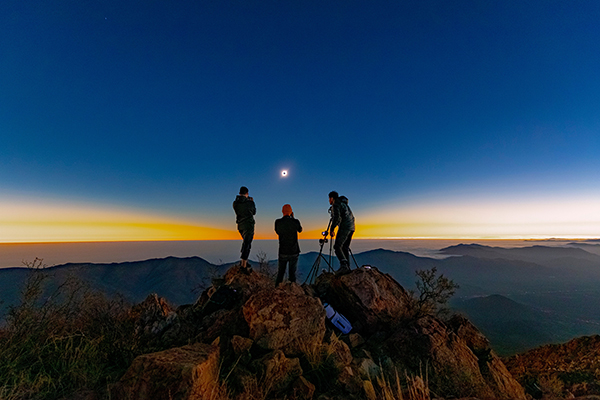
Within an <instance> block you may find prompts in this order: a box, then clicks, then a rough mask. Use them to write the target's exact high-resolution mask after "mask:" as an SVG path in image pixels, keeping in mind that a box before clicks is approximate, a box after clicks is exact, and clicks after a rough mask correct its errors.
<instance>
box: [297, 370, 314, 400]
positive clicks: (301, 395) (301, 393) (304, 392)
mask: <svg viewBox="0 0 600 400" xmlns="http://www.w3.org/2000/svg"><path fill="white" fill-rule="evenodd" d="M291 392H292V393H291V399H293V400H310V399H312V398H313V395H314V394H315V385H313V384H312V383H310V382H309V381H307V380H306V379H305V378H304V377H303V376H299V377H298V379H296V381H295V382H294V384H293V386H292V390H291Z"/></svg>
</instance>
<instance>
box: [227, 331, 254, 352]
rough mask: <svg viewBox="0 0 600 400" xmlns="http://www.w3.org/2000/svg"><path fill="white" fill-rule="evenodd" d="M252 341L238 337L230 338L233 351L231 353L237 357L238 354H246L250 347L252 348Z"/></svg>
mask: <svg viewBox="0 0 600 400" xmlns="http://www.w3.org/2000/svg"><path fill="white" fill-rule="evenodd" d="M252 343H253V341H252V339H248V338H245V337H241V336H238V335H234V336H233V337H232V338H231V347H232V349H233V353H234V354H235V355H236V356H239V355H240V354H244V353H245V352H247V351H248V350H250V347H252Z"/></svg>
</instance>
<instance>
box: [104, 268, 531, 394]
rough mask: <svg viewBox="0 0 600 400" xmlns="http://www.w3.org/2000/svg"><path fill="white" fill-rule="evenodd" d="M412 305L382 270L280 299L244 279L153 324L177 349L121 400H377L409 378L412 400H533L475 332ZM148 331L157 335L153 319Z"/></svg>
mask: <svg viewBox="0 0 600 400" xmlns="http://www.w3.org/2000/svg"><path fill="white" fill-rule="evenodd" d="M410 296H411V295H410V293H408V292H407V291H406V290H405V289H404V288H403V287H402V286H401V285H399V284H398V283H397V282H396V281H395V280H394V279H392V278H391V277H390V276H389V275H387V274H383V273H381V272H380V271H379V270H377V268H358V269H356V270H353V271H351V272H350V273H347V274H344V275H339V276H338V275H334V274H329V273H324V274H323V275H321V276H320V277H319V278H318V279H317V282H316V284H315V285H313V286H299V285H297V284H295V283H293V284H292V283H285V284H282V285H280V286H278V287H275V286H274V284H273V282H272V280H270V279H269V278H267V277H266V276H264V275H261V274H259V273H257V272H251V273H250V274H247V273H244V272H243V271H241V270H240V269H239V268H237V267H233V268H231V269H230V270H229V271H228V272H227V273H226V274H225V277H224V279H222V280H221V281H220V282H218V284H215V285H213V286H212V287H211V288H209V289H208V290H206V291H205V292H204V293H203V294H202V296H201V297H200V299H199V300H198V301H197V302H196V303H195V304H193V305H190V306H185V307H180V308H179V309H178V310H177V312H176V314H177V316H176V317H168V315H170V314H169V313H170V312H171V311H169V310H167V311H165V312H163V313H162V314H161V313H154V314H156V315H157V317H156V318H157V319H158V320H160V321H163V320H169V321H170V325H169V326H167V327H164V326H163V325H162V324H161V323H159V324H158V325H156V326H160V327H161V328H160V329H158V330H153V329H150V330H149V332H151V333H152V332H154V334H155V335H156V342H157V343H162V344H163V346H164V347H172V348H170V349H168V350H165V351H163V352H158V353H153V354H147V355H144V356H140V357H138V358H137V359H136V360H135V361H134V362H133V364H132V366H131V367H130V369H129V370H128V371H127V373H126V374H125V375H124V376H123V378H122V379H121V382H120V383H119V384H118V385H117V386H116V387H115V389H114V390H113V394H114V396H113V398H115V399H146V398H155V399H161V398H164V399H170V398H173V399H175V398H177V399H188V398H189V399H191V398H193V397H190V396H192V394H194V395H197V394H198V393H208V392H209V391H211V393H213V394H215V393H220V392H222V391H224V390H225V389H224V386H227V393H228V394H227V396H228V397H221V398H223V399H225V398H227V399H231V400H234V399H245V398H264V399H283V398H286V399H312V398H321V399H338V398H339V399H341V398H344V399H367V398H369V399H370V398H381V396H382V395H383V393H384V391H385V390H388V391H390V390H391V388H390V387H389V386H388V387H386V385H391V384H389V382H396V379H397V377H398V376H402V377H406V379H404V378H402V381H403V382H402V384H403V385H406V382H410V384H411V385H412V386H411V388H406V386H405V388H404V390H407V389H411V390H413V391H415V390H417V391H419V393H421V395H422V398H427V397H428V396H429V390H430V389H431V390H432V391H433V392H435V393H436V395H437V396H438V397H439V396H441V397H457V398H460V397H473V398H479V399H517V400H525V394H524V391H523V388H522V387H521V386H520V385H519V384H518V383H517V382H516V381H515V380H514V379H513V378H512V376H511V375H510V373H509V372H508V371H507V370H506V368H505V367H504V364H502V361H501V360H500V359H499V358H498V357H497V356H496V355H495V354H494V352H493V351H492V350H491V349H490V347H489V342H488V341H487V339H486V338H485V337H484V336H483V335H482V334H481V333H480V332H479V331H478V330H477V329H476V328H475V327H474V326H473V325H472V324H471V323H470V322H469V321H467V320H466V319H464V318H462V317H454V318H452V319H450V320H448V321H446V322H444V321H442V320H440V319H437V318H435V317H433V316H426V317H423V318H416V317H414V314H413V313H412V312H411V310H410V304H411V297H410ZM323 302H328V303H330V304H331V305H332V306H333V307H334V308H335V309H336V310H337V311H338V312H340V313H342V314H343V315H344V316H345V317H347V318H348V320H349V321H350V322H351V324H352V326H353V330H352V332H351V333H350V334H348V335H341V333H340V332H339V331H336V330H335V328H334V326H333V325H331V324H330V323H329V322H327V320H326V315H325V310H324V308H323ZM149 303H150V304H156V299H154V300H152V301H150V302H149ZM158 303H160V302H158ZM150 308H152V307H150ZM142 314H143V313H141V314H140V315H142ZM149 314H152V313H150V312H149ZM154 314H152V315H154ZM143 315H145V314H143ZM165 315H166V316H165ZM144 321H146V320H144ZM144 326H155V324H154V323H153V322H152V321H151V318H150V320H148V321H146V322H145V324H144ZM213 341H214V343H213ZM176 342H177V343H179V344H177V346H180V347H176V346H175V345H174V343H176ZM187 343H193V344H192V345H183V344H187ZM208 343H213V344H212V345H209V344H208ZM217 366H220V369H219V368H218V367H217ZM425 375H427V376H428V377H429V382H428V384H429V387H428V386H427V382H426V381H425V380H424V379H421V378H420V376H425ZM399 384H400V383H399V382H398V385H399ZM393 385H396V383H393ZM419 385H420V386H419ZM421 386H422V387H421ZM394 387H395V388H396V390H399V389H397V388H398V386H394ZM136 393H137V394H136ZM250 394H251V395H252V396H254V397H251V396H250ZM152 396H154V397H152ZM169 396H170V397H169ZM244 396H245V397H244ZM196 398H204V397H196ZM213 398H215V399H219V398H220V397H213Z"/></svg>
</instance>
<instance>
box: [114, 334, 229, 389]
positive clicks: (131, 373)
mask: <svg viewBox="0 0 600 400" xmlns="http://www.w3.org/2000/svg"><path fill="white" fill-rule="evenodd" d="M218 376H219V350H218V346H211V345H206V344H201V343H196V344H194V345H190V346H183V347H177V348H173V349H169V350H165V351H161V352H158V353H151V354H145V355H142V356H139V357H137V358H136V359H135V360H133V363H132V364H131V366H130V367H129V369H128V370H127V372H126V373H125V375H124V376H123V377H122V378H121V380H120V381H119V382H118V383H117V384H116V385H115V386H114V387H113V389H112V390H111V395H112V396H111V398H113V399H116V400H121V399H122V400H154V399H172V400H192V399H197V398H204V397H203V396H205V395H207V394H209V393H219V391H220V387H219V380H218Z"/></svg>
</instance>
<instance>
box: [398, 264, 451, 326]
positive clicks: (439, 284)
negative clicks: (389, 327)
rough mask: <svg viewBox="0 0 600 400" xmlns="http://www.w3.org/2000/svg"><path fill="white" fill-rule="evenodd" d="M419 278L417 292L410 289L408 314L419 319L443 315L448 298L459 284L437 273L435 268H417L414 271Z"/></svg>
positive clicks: (446, 310)
mask: <svg viewBox="0 0 600 400" xmlns="http://www.w3.org/2000/svg"><path fill="white" fill-rule="evenodd" d="M416 274H417V277H418V278H419V280H418V281H417V282H416V285H417V291H418V294H417V293H416V292H415V291H410V292H409V293H410V294H411V296H410V304H409V308H410V310H411V312H410V315H411V317H412V318H414V319H419V318H422V317H425V316H428V315H438V316H439V315H443V314H445V313H447V312H448V308H447V303H448V300H450V298H451V297H452V296H453V295H454V293H455V292H456V289H458V288H459V286H458V285H457V284H456V283H454V281H453V280H451V279H448V278H446V277H445V276H444V275H442V274H440V275H439V276H438V274H437V268H436V267H433V268H431V269H429V270H419V271H417V272H416Z"/></svg>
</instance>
